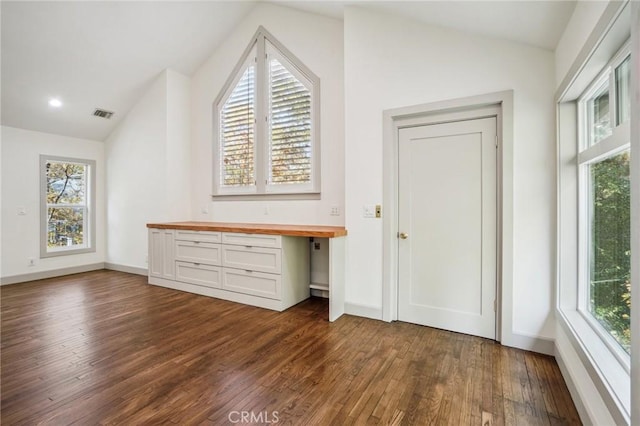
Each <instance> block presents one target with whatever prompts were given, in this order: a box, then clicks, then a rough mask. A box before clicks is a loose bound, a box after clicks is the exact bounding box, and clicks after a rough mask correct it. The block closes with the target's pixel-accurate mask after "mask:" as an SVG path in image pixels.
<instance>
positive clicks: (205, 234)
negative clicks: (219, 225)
mask: <svg viewBox="0 0 640 426" xmlns="http://www.w3.org/2000/svg"><path fill="white" fill-rule="evenodd" d="M220 234H221V233H220V232H211V231H176V237H175V238H176V240H182V241H200V242H203V243H219V242H220V240H221V235H220Z"/></svg>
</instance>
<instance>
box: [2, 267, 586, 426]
mask: <svg viewBox="0 0 640 426" xmlns="http://www.w3.org/2000/svg"><path fill="white" fill-rule="evenodd" d="M0 296H1V302H2V311H1V313H2V319H1V332H2V352H1V357H2V361H1V367H2V371H1V379H2V382H1V386H2V387H1V398H2V404H1V418H0V420H1V423H2V425H14V424H25V425H27V424H28V425H31V424H39V423H42V424H55V425H67V424H80V425H90V424H117V425H138V424H172V423H173V424H180V425H189V424H215V425H218V424H247V423H249V422H252V423H254V424H256V423H258V424H274V423H278V424H293V425H312V424H323V425H342V424H351V423H354V424H365V423H366V424H407V425H413V424H415V425H423V424H435V425H441V424H453V425H459V424H460V425H462V424H464V425H483V426H484V425H502V424H506V425H515V424H522V425H525V424H540V425H548V424H579V419H578V415H577V413H576V410H575V407H574V405H573V403H572V401H571V398H570V396H569V392H568V390H567V387H566V385H565V383H564V381H563V379H562V376H561V375H560V371H559V370H558V366H557V364H556V363H555V360H554V359H553V358H552V357H548V356H544V355H539V354H535V353H531V352H525V351H521V350H516V349H511V348H506V347H502V346H500V345H498V344H496V343H494V342H493V341H490V340H486V339H481V338H476V337H471V336H467V335H462V334H456V333H450V332H446V331H442V330H436V329H431V328H427V327H421V326H417V325H412V324H406V323H401V322H395V323H390V324H388V323H384V322H381V321H374V320H369V319H365V318H359V317H353V316H343V317H342V318H340V319H339V320H338V321H336V322H335V323H329V322H328V321H327V317H328V306H327V303H326V301H325V300H322V299H310V300H307V301H305V302H303V303H301V304H299V305H297V306H295V307H293V308H291V309H289V310H287V311H285V312H283V313H277V312H273V311H268V310H264V309H259V308H253V307H250V306H244V305H240V304H236V303H232V302H226V301H222V300H217V299H211V298H207V297H203V296H197V295H193V294H189V293H183V292H179V291H174V290H169V289H164V288H161V287H155V286H151V285H148V284H146V278H145V277H141V276H136V275H129V274H125V273H120V272H113V271H97V272H90V273H84V274H78V275H71V276H67V277H62V278H54V279H49V280H42V281H34V282H30V283H24V284H16V285H11V286H5V287H2V288H1V289H0Z"/></svg>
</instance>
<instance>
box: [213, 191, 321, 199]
mask: <svg viewBox="0 0 640 426" xmlns="http://www.w3.org/2000/svg"><path fill="white" fill-rule="evenodd" d="M211 199H212V200H213V201H265V200H320V199H321V196H320V193H319V192H304V193H291V194H224V195H215V194H211Z"/></svg>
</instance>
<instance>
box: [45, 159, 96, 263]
mask: <svg viewBox="0 0 640 426" xmlns="http://www.w3.org/2000/svg"><path fill="white" fill-rule="evenodd" d="M94 176H95V162H94V161H91V160H80V159H73V158H60V157H53V156H45V155H42V156H40V180H41V247H40V256H41V257H50V256H59V255H65V254H75V253H81V252H89V251H95V245H94V241H93V239H94V238H93V235H94V233H93V232H92V231H93V227H94V217H95V208H94V204H93V188H94V187H95V186H94V181H95V179H94Z"/></svg>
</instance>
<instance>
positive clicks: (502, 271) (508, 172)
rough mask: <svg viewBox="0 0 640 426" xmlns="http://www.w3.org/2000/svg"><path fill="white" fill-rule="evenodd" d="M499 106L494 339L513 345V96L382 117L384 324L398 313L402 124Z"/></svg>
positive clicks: (489, 96) (476, 99)
mask: <svg viewBox="0 0 640 426" xmlns="http://www.w3.org/2000/svg"><path fill="white" fill-rule="evenodd" d="M488 107H489V108H495V107H499V109H500V113H499V114H497V115H498V139H499V141H500V143H499V148H498V163H497V168H498V170H497V171H498V182H499V184H498V185H499V186H498V193H497V198H498V200H499V201H498V209H497V213H498V224H499V226H498V237H497V238H498V255H497V258H498V270H497V281H498V286H497V289H496V303H497V305H498V307H499V309H498V311H497V312H496V327H497V330H496V339H497V340H498V341H500V342H502V343H503V344H504V345H508V346H514V345H515V344H516V343H518V339H517V338H515V337H514V334H513V332H512V330H513V306H512V305H511V303H502V301H503V300H512V299H513V91H512V90H508V91H503V92H496V93H490V94H486V95H479V96H472V97H467V98H460V99H452V100H447V101H442V102H434V103H429V104H422V105H415V106H410V107H405V108H398V109H392V110H387V111H384V113H383V126H384V127H383V130H384V133H383V137H384V142H383V182H384V186H383V205H385V206H387V207H386V210H385V214H384V215H383V262H382V266H383V268H382V269H383V286H382V319H383V321H393V320H396V319H397V318H398V312H397V288H398V283H397V273H398V271H397V262H398V254H397V232H398V229H397V205H398V199H397V197H398V194H397V182H398V178H397V176H398V170H397V158H398V152H397V145H398V143H397V134H398V129H399V128H400V127H401V126H403V125H416V123H424V122H429V123H439V122H443V121H442V120H449V121H450V120H454V121H455V120H460V119H472V118H478V117H483V116H486V115H487V114H492V115H494V116H495V115H496V113H495V112H491V111H492V110H491V109H487V108H488Z"/></svg>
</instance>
